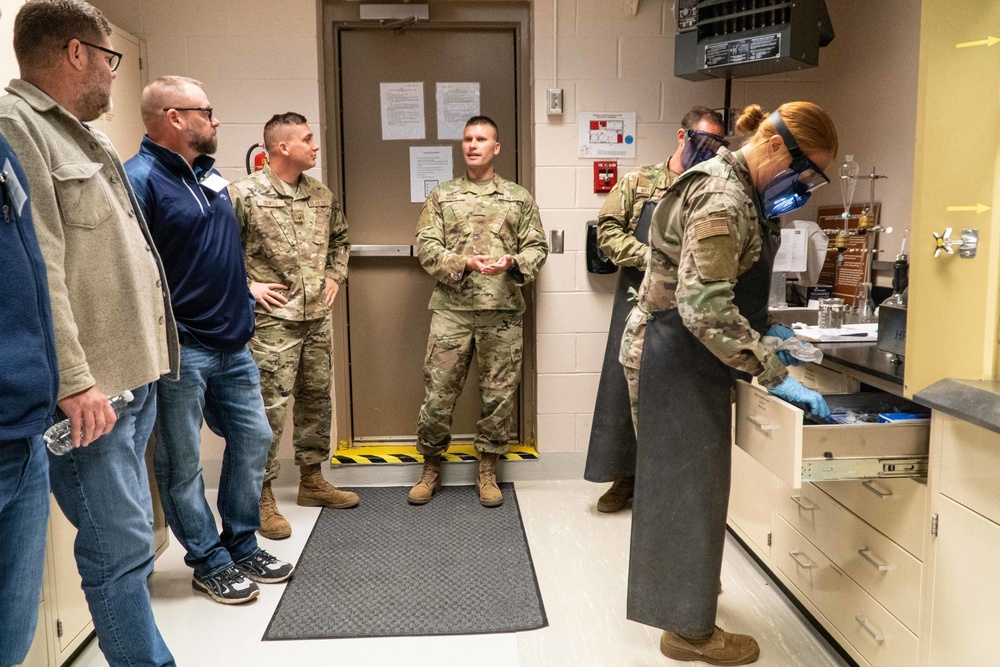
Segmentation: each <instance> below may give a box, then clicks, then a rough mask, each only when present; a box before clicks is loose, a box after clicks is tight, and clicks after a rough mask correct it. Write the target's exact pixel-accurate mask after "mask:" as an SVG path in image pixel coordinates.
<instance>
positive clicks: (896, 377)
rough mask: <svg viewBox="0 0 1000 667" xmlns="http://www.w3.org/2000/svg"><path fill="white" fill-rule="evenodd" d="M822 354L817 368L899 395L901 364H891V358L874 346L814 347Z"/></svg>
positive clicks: (855, 344) (820, 344) (901, 390)
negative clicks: (823, 368)
mask: <svg viewBox="0 0 1000 667" xmlns="http://www.w3.org/2000/svg"><path fill="white" fill-rule="evenodd" d="M815 345H816V347H818V348H819V349H820V350H822V352H823V361H822V363H821V364H820V365H821V366H826V367H827V368H829V369H831V370H835V371H838V372H841V373H846V374H847V375H850V376H852V377H855V378H857V379H858V380H860V381H861V382H863V383H865V384H869V385H872V386H875V387H878V388H879V389H882V390H883V391H888V392H890V393H893V394H896V395H897V396H902V395H903V361H902V358H901V357H896V358H898V359H899V363H892V360H893V358H894V357H895V355H893V354H892V353H890V352H883V351H882V350H879V349H878V348H876V347H875V345H876V344H875V343H816V344H815Z"/></svg>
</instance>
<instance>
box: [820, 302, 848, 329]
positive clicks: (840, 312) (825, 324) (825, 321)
mask: <svg viewBox="0 0 1000 667" xmlns="http://www.w3.org/2000/svg"><path fill="white" fill-rule="evenodd" d="M816 326H818V327H819V328H820V329H840V328H842V327H843V326H844V300H843V299H820V300H819V320H818V322H817V325H816Z"/></svg>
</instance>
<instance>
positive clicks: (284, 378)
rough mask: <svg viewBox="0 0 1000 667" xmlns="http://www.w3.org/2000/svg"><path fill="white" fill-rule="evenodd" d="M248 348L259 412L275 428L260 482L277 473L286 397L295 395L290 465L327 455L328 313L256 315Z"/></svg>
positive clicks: (329, 409)
mask: <svg viewBox="0 0 1000 667" xmlns="http://www.w3.org/2000/svg"><path fill="white" fill-rule="evenodd" d="M250 352H251V353H252V354H253V358H254V361H256V362H257V367H258V368H259V369H260V393H261V395H262V396H263V397H264V411H265V412H266V413H267V421H268V423H269V424H270V425H271V430H272V431H274V438H273V439H272V440H271V448H270V449H269V450H268V452H267V466H266V468H265V471H264V481H265V482H267V481H270V480H272V479H274V478H275V477H277V476H278V470H279V468H280V464H279V463H278V461H277V460H276V457H277V454H278V445H279V444H280V443H281V434H282V431H283V430H284V427H285V416H286V414H287V412H288V399H289V397H294V398H295V411H294V414H293V424H294V430H293V433H292V444H293V445H294V447H295V464H296V465H299V466H303V465H312V464H316V463H322V462H323V461H325V460H327V459H328V458H329V457H330V427H331V420H332V418H333V408H332V404H331V400H330V372H331V370H330V316H329V315H327V316H326V317H325V318H323V319H320V320H306V321H304V322H296V321H291V320H282V319H278V318H276V317H270V316H268V315H257V327H256V330H255V331H254V335H253V338H252V339H251V340H250Z"/></svg>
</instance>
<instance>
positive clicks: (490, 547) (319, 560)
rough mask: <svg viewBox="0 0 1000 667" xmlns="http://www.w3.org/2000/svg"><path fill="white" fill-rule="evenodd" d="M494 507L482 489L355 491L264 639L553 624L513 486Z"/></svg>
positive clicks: (333, 516)
mask: <svg viewBox="0 0 1000 667" xmlns="http://www.w3.org/2000/svg"><path fill="white" fill-rule="evenodd" d="M500 486H501V489H503V492H504V504H503V505H501V506H500V507H497V508H492V509H487V508H485V507H482V506H481V505H480V504H479V495H478V493H477V492H476V489H475V487H474V486H446V487H444V488H443V489H442V490H441V491H440V492H438V493H437V494H436V495H435V496H434V499H433V500H432V501H431V502H430V503H428V504H427V505H423V506H418V507H415V506H412V505H409V504H408V503H407V502H406V493H407V490H408V489H407V488H403V487H379V488H371V487H370V488H361V489H355V491H357V492H358V494H359V495H360V496H361V504H360V505H359V506H358V507H355V508H353V509H349V510H330V509H324V510H323V511H322V512H321V513H320V516H319V519H317V521H316V525H315V527H314V528H313V532H312V535H310V536H309V541H308V542H307V543H306V546H305V548H304V549H303V551H302V555H301V557H300V558H299V562H298V563H297V565H296V567H297V570H296V573H295V576H294V577H293V578H292V580H291V582H290V583H289V584H288V586H287V588H286V589H285V592H284V595H282V598H281V601H280V602H279V603H278V607H277V609H276V610H275V612H274V616H273V617H272V618H271V622H270V623H269V624H268V627H267V630H266V631H265V633H264V637H263V639H264V640H265V641H267V640H282V639H332V638H344V637H393V636H413V635H463V634H487V633H495V632H517V631H522V630H534V629H537V628H542V627H545V626H546V625H547V624H548V622H547V620H546V617H545V608H544V605H543V604H542V598H541V593H540V592H539V590H538V582H537V580H536V578H535V570H534V566H533V565H532V562H531V553H530V552H529V550H528V543H527V540H526V537H525V533H524V526H523V525H522V523H521V512H520V509H519V508H518V504H517V495H516V494H515V492H514V487H513V484H509V483H507V484H501V485H500Z"/></svg>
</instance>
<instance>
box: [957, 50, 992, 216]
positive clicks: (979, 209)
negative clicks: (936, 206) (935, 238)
mask: <svg viewBox="0 0 1000 667" xmlns="http://www.w3.org/2000/svg"><path fill="white" fill-rule="evenodd" d="M997 41H1000V40H997ZM988 210H990V207H989V206H983V205H982V204H976V205H975V206H949V207H948V212H949V213H958V212H960V211H975V212H976V213H982V212H983V211H988Z"/></svg>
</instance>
